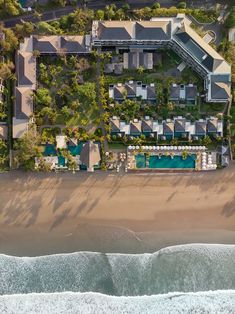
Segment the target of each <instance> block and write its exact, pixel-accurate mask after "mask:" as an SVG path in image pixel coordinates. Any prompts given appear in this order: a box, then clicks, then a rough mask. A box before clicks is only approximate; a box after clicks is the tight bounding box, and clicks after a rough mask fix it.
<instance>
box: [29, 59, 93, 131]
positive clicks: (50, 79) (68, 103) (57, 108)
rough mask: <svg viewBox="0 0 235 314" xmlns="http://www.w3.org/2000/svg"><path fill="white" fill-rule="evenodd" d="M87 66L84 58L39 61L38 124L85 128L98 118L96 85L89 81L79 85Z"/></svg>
mask: <svg viewBox="0 0 235 314" xmlns="http://www.w3.org/2000/svg"><path fill="white" fill-rule="evenodd" d="M91 62H92V61H91ZM90 67H92V66H91V65H90V63H89V61H88V60H87V59H85V58H83V57H81V58H78V57H77V56H62V57H60V56H57V57H55V58H53V57H51V58H50V57H48V56H47V57H39V58H38V82H39V87H38V89H37V91H36V94H35V105H36V108H35V109H36V110H35V113H36V117H37V124H39V125H41V124H48V123H49V124H62V125H68V126H79V125H80V126H87V125H88V124H89V123H96V120H97V119H98V117H99V115H98V106H97V104H96V92H95V84H94V83H93V82H89V81H87V82H85V83H84V84H82V85H81V84H80V83H79V81H80V79H81V76H82V75H83V73H85V72H86V71H87V70H88V69H90ZM48 69H49V71H48ZM93 79H94V78H93Z"/></svg>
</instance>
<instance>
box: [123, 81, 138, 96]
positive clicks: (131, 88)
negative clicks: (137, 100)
mask: <svg viewBox="0 0 235 314" xmlns="http://www.w3.org/2000/svg"><path fill="white" fill-rule="evenodd" d="M135 87H136V85H135V84H129V83H126V84H125V89H126V91H127V97H135V96H136V90H135Z"/></svg>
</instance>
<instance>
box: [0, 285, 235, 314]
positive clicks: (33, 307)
mask: <svg viewBox="0 0 235 314" xmlns="http://www.w3.org/2000/svg"><path fill="white" fill-rule="evenodd" d="M0 312H1V313H17V314H28V313H30V314H31V313H40V314H42V313H45V314H48V313H50V314H60V313H70V314H75V313H76V314H84V313H85V314H91V313H92V314H94V313H95V314H101V313H102V314H103V313H106V314H111V313H115V314H118V313H120V314H121V313H122V314H123V313H125V314H133V313H135V314H145V313H148V314H151V313H154V314H165V313H169V314H172V313H174V314H176V313H194V314H197V313H198V314H199V313H207V314H210V313H211V314H215V313H220V314H229V313H231V314H232V313H234V312H235V290H234V291H231V290H230V291H229V290H228V291H214V292H211V291H209V292H197V293H169V294H162V295H155V296H141V297H111V296H107V295H103V294H99V293H93V292H86V293H79V292H75V293H74V292H64V293H52V294H48V293H40V294H25V295H10V296H1V297H0Z"/></svg>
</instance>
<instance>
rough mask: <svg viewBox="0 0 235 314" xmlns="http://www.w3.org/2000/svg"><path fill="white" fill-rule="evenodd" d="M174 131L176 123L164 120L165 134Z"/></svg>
mask: <svg viewBox="0 0 235 314" xmlns="http://www.w3.org/2000/svg"><path fill="white" fill-rule="evenodd" d="M173 133H174V123H173V122H166V121H163V134H173Z"/></svg>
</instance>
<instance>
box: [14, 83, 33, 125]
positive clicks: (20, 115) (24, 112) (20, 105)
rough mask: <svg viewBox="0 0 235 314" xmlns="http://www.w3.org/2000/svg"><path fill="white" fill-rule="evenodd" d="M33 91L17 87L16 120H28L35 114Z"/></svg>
mask: <svg viewBox="0 0 235 314" xmlns="http://www.w3.org/2000/svg"><path fill="white" fill-rule="evenodd" d="M32 93H33V92H32V90H31V89H30V88H27V87H16V89H15V114H14V116H15V118H16V119H27V118H29V117H30V116H31V114H32V113H33V97H32Z"/></svg>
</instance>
